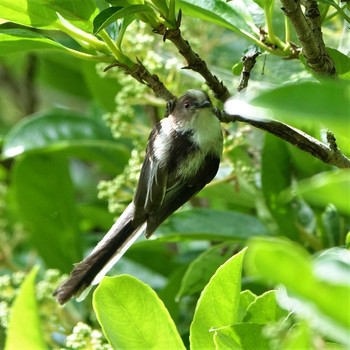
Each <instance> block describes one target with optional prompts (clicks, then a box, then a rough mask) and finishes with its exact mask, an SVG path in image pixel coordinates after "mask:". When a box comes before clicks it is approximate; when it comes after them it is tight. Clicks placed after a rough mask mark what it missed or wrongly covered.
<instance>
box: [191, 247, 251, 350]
mask: <svg viewBox="0 0 350 350" xmlns="http://www.w3.org/2000/svg"><path fill="white" fill-rule="evenodd" d="M244 253H245V250H242V251H241V252H240V253H238V254H236V255H235V256H233V257H232V258H231V259H229V260H228V261H227V262H226V263H225V264H224V265H222V266H221V267H219V268H218V270H217V271H216V273H215V274H214V275H213V277H212V278H211V279H210V281H209V283H208V284H207V286H206V287H205V288H204V290H203V292H202V294H201V296H200V298H199V300H198V302H197V306H196V310H195V314H194V318H193V322H192V324H191V328H190V343H191V349H193V350H197V349H215V344H214V341H213V336H214V334H213V333H211V332H210V330H211V329H212V328H213V327H215V328H220V327H225V326H229V325H232V324H233V323H235V322H237V320H238V310H239V309H238V307H239V298H240V292H241V291H240V288H241V273H242V262H243V257H244Z"/></svg>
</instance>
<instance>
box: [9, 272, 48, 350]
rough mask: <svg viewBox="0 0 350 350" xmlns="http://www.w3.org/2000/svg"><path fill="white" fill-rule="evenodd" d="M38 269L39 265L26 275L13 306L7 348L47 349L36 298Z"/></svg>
mask: <svg viewBox="0 0 350 350" xmlns="http://www.w3.org/2000/svg"><path fill="white" fill-rule="evenodd" d="M38 270H39V268H38V267H34V268H33V269H32V270H31V271H30V273H29V274H28V275H27V276H26V278H25V280H24V281H23V283H22V285H21V287H20V289H19V291H18V295H17V297H16V299H15V301H14V303H13V305H12V307H11V313H10V321H9V325H8V329H7V337H6V343H5V350H18V349H26V350H44V349H47V347H46V345H45V342H44V338H43V332H42V329H41V325H40V317H39V310H38V306H37V303H36V298H35V278H36V275H37V273H38Z"/></svg>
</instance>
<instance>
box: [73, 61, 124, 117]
mask: <svg viewBox="0 0 350 350" xmlns="http://www.w3.org/2000/svg"><path fill="white" fill-rule="evenodd" d="M80 67H81V69H82V74H83V77H84V83H85V84H86V85H87V87H88V89H89V92H90V94H91V95H92V97H93V98H94V100H95V101H96V102H98V103H99V105H100V106H101V107H102V108H103V109H104V110H106V111H108V112H114V111H115V108H116V103H115V96H116V94H117V92H119V91H120V89H121V84H120V82H118V81H116V79H115V78H114V77H110V76H109V75H106V76H103V77H102V76H101V75H100V74H98V73H97V71H96V63H92V62H87V61H84V62H83V61H82V62H80Z"/></svg>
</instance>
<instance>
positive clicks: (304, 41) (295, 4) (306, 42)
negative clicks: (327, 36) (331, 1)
mask: <svg viewBox="0 0 350 350" xmlns="http://www.w3.org/2000/svg"><path fill="white" fill-rule="evenodd" d="M281 3H282V6H283V7H282V10H283V12H284V14H285V15H286V16H287V17H288V18H289V19H290V21H291V23H292V25H293V27H294V29H295V32H296V35H297V37H298V39H299V41H300V44H301V46H302V48H303V54H304V56H305V58H306V61H307V64H308V66H309V67H310V68H311V69H312V70H313V71H314V72H315V73H316V74H317V75H321V76H335V75H336V71H335V66H334V62H333V60H332V58H331V57H330V56H329V55H328V53H327V51H326V46H325V44H324V41H323V37H322V31H321V16H320V11H319V9H318V7H317V3H316V1H314V0H304V1H303V4H304V6H305V14H304V13H303V11H302V9H301V6H300V3H301V1H300V0H281Z"/></svg>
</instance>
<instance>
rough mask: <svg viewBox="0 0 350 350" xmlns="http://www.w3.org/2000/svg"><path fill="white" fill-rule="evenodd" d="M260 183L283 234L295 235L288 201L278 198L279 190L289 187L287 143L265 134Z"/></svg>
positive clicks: (293, 220) (289, 174) (293, 236)
mask: <svg viewBox="0 0 350 350" xmlns="http://www.w3.org/2000/svg"><path fill="white" fill-rule="evenodd" d="M261 163H262V164H261V185H262V191H263V194H264V197H265V202H266V205H267V207H268V209H269V210H270V213H271V214H272V216H273V218H274V219H275V220H276V223H277V224H278V226H279V231H280V232H281V233H283V235H285V236H287V237H291V238H295V237H296V236H297V232H296V229H295V218H294V216H293V215H291V214H292V209H291V206H290V205H289V203H285V202H284V203H283V202H281V200H280V199H279V194H280V192H281V191H283V190H285V189H286V188H289V187H290V185H291V181H292V177H291V176H292V167H291V162H290V156H289V152H288V148H287V145H286V143H285V142H284V141H282V140H281V139H279V138H277V137H275V136H273V135H269V134H266V135H265V142H264V147H263V151H262V160H261Z"/></svg>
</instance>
